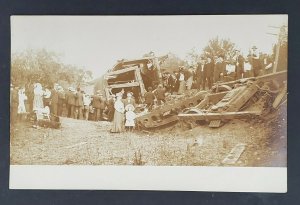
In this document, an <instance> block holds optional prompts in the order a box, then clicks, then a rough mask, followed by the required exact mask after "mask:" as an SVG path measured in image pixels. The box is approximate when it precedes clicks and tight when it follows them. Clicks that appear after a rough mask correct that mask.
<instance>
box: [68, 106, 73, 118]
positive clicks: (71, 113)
mask: <svg viewBox="0 0 300 205" xmlns="http://www.w3.org/2000/svg"><path fill="white" fill-rule="evenodd" d="M67 108H68V117H69V118H75V116H74V111H75V105H70V104H68V106H67Z"/></svg>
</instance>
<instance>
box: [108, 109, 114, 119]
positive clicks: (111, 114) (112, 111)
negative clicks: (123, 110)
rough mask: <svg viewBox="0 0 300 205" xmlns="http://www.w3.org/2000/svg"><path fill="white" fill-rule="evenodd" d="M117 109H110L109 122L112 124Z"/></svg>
mask: <svg viewBox="0 0 300 205" xmlns="http://www.w3.org/2000/svg"><path fill="white" fill-rule="evenodd" d="M114 114H115V109H114V108H112V109H109V110H108V121H110V122H112V121H113V119H114Z"/></svg>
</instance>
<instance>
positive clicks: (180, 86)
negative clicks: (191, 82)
mask: <svg viewBox="0 0 300 205" xmlns="http://www.w3.org/2000/svg"><path fill="white" fill-rule="evenodd" d="M185 86H186V84H185V81H184V80H183V81H180V83H179V89H178V94H183V93H184V91H185V88H186V87H185Z"/></svg>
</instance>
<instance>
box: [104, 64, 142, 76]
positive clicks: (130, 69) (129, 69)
mask: <svg viewBox="0 0 300 205" xmlns="http://www.w3.org/2000/svg"><path fill="white" fill-rule="evenodd" d="M136 69H137V67H135V66H134V67H129V68H124V69H120V70H116V71H111V72H109V73H106V74H105V77H107V76H110V75H119V74H122V73H126V72H129V71H133V70H136Z"/></svg>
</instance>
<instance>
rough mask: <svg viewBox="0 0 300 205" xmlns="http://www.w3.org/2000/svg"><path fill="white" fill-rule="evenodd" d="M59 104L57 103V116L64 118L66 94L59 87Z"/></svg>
mask: <svg viewBox="0 0 300 205" xmlns="http://www.w3.org/2000/svg"><path fill="white" fill-rule="evenodd" d="M57 94H58V102H57V115H58V116H61V117H62V113H63V106H64V104H65V98H66V97H65V92H64V89H63V88H62V87H61V86H60V85H59V86H58V88H57Z"/></svg>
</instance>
